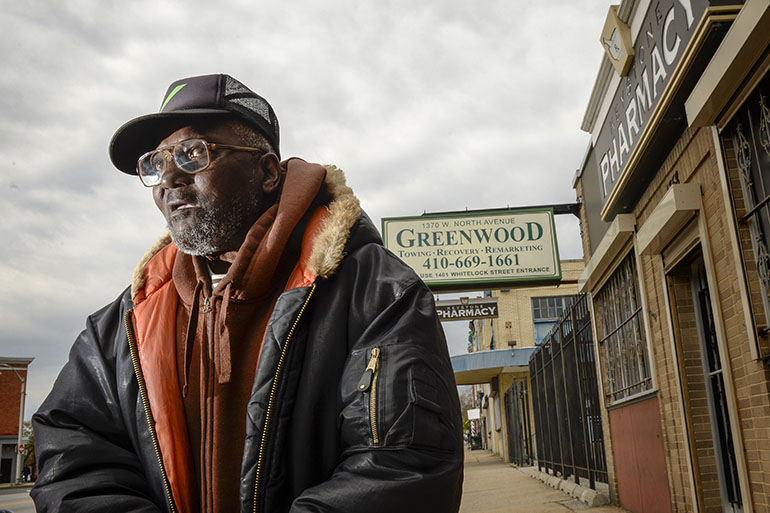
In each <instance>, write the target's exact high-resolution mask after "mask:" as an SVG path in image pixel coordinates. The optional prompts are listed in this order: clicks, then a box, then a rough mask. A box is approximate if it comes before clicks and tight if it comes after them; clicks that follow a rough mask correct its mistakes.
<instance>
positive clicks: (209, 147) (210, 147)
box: [136, 137, 268, 187]
mask: <svg viewBox="0 0 770 513" xmlns="http://www.w3.org/2000/svg"><path fill="white" fill-rule="evenodd" d="M191 141H200V142H202V143H203V146H204V147H205V148H206V165H205V166H203V167H201V168H200V169H196V170H195V171H188V170H186V169H185V168H184V167H182V165H181V164H180V163H179V162H178V160H177V155H176V148H177V146H179V145H182V144H185V143H189V142H191ZM218 149H220V150H232V151H247V152H251V153H268V152H267V151H265V150H264V149H261V148H252V147H249V146H236V145H232V144H220V143H210V142H208V141H207V140H205V139H202V138H200V137H194V138H191V139H185V140H184V141H179V142H178V143H175V144H170V145H168V146H163V147H161V148H155V149H154V150H152V151H148V152H147V153H145V154H143V155H142V156H141V157H139V158H138V159H137V161H136V174H137V175H138V176H139V180H140V181H141V182H142V185H144V186H145V187H155V186H156V185H159V184H160V183H161V181H162V180H163V174H164V173H165V172H166V171H167V167H166V166H167V164H166V163H167V162H168V160H169V159H168V158H167V157H166V156H165V155H164V158H163V171H161V172H160V173H159V175H158V181H157V182H156V183H153V184H148V183H147V182H145V181H144V176H143V175H142V170H141V169H142V161H143V160H145V159H147V158H149V157H150V156H151V155H154V154H156V153H158V152H161V153H165V152H168V154H169V155H170V156H171V158H172V159H173V160H174V164H175V165H176V167H178V168H179V169H180V170H182V171H184V172H185V173H187V174H190V175H194V174H196V173H200V172H201V171H204V170H206V169H208V167H209V166H210V165H211V152H212V151H215V150H218Z"/></svg>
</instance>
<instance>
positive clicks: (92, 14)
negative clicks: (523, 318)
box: [0, 0, 609, 416]
mask: <svg viewBox="0 0 770 513" xmlns="http://www.w3.org/2000/svg"><path fill="white" fill-rule="evenodd" d="M2 4H3V13H4V14H3V17H2V18H1V19H0V49H2V53H3V60H4V66H3V71H4V72H3V74H2V75H0V111H1V112H2V113H3V116H2V117H0V155H1V156H2V159H0V166H2V167H1V168H0V238H1V239H2V241H3V243H4V244H3V246H4V248H5V256H4V258H3V259H2V261H0V287H2V291H3V292H4V294H2V295H0V340H2V346H1V347H0V353H2V354H3V355H7V356H34V357H35V358H36V359H35V361H34V362H33V364H32V366H31V375H30V381H29V383H30V386H29V401H28V406H27V416H29V415H30V414H31V413H32V412H33V411H34V410H35V409H36V408H37V407H38V406H39V404H40V402H41V401H42V399H43V397H44V396H45V394H46V393H47V391H48V390H49V389H50V387H51V385H52V383H53V379H54V377H55V376H56V374H57V373H58V370H59V369H60V368H61V366H62V365H63V363H64V361H65V360H66V357H67V352H68V350H69V347H70V345H71V344H72V341H73V340H74V338H75V337H76V336H77V333H78V332H79V331H80V330H81V329H82V328H83V326H84V325H85V320H84V319H85V316H86V315H87V314H89V313H90V312H92V311H94V310H96V309H98V308H99V307H101V306H102V305H104V304H105V303H107V302H109V301H111V300H112V299H114V298H115V297H116V296H117V295H118V293H119V292H120V291H121V290H122V289H123V288H124V287H125V286H126V285H127V284H128V281H129V279H130V275H131V272H132V269H133V267H134V265H135V263H136V262H137V261H138V260H139V258H140V257H141V256H142V254H143V253H144V251H145V250H146V248H147V247H148V246H150V245H151V244H152V242H153V241H154V240H155V239H156V238H157V237H158V236H159V235H160V234H161V233H162V232H163V231H164V226H163V224H164V223H163V220H162V218H161V216H160V215H159V214H158V213H156V212H155V211H154V206H153V204H152V201H151V199H150V196H149V192H148V191H147V190H146V189H144V188H143V187H141V185H140V184H139V183H138V181H137V180H136V179H135V178H132V177H129V176H126V175H123V174H121V173H119V172H117V171H115V170H114V169H113V168H112V166H111V164H110V162H109V159H108V157H107V153H106V151H107V145H108V143H109V140H110V137H111V135H112V133H113V132H114V131H115V129H116V128H117V127H119V126H120V125H121V124H122V123H123V122H125V121H127V120H128V119H130V118H132V117H134V116H137V115H141V114H145V113H147V112H152V111H154V110H156V109H157V108H158V106H159V103H160V100H161V96H162V94H163V92H164V91H165V88H166V87H167V85H168V84H169V83H170V82H172V81H173V80H176V79H178V78H181V77H185V76H191V75H196V74H203V73H215V72H226V73H230V74H231V75H233V76H235V77H237V78H238V79H240V80H241V81H243V82H244V83H246V84H248V85H249V86H251V87H253V88H254V89H255V90H257V91H259V92H260V94H262V95H264V96H265V97H266V98H268V99H269V101H270V102H271V103H272V104H273V106H274V107H275V109H276V111H277V113H278V116H279V119H280V120H281V126H282V153H283V154H284V156H289V155H299V156H302V157H304V158H306V159H308V160H312V161H319V162H325V163H335V164H337V165H339V166H340V167H342V168H343V169H345V170H346V173H347V176H348V180H349V183H350V184H351V186H352V187H353V188H354V190H355V191H356V193H357V194H358V196H359V197H360V198H361V201H362V203H363V205H364V208H365V209H366V210H367V211H368V213H369V214H370V216H371V217H372V219H373V220H374V221H375V223H379V220H380V218H382V217H392V216H401V215H419V214H421V213H422V212H424V211H429V212H431V211H448V210H460V209H464V208H466V207H467V208H471V209H473V208H492V207H505V206H509V205H510V206H526V205H533V204H544V203H562V202H569V201H573V200H574V191H573V190H572V189H571V180H572V176H573V174H574V170H575V168H577V166H578V165H579V164H580V161H581V159H582V156H583V153H584V151H585V147H586V145H587V143H588V136H587V134H584V133H582V132H580V130H579V127H580V121H581V118H582V115H583V112H584V109H585V106H586V104H587V101H588V96H589V93H590V90H591V87H592V85H593V81H594V78H595V76H596V72H597V70H598V65H599V62H600V58H601V55H602V50H601V47H600V45H599V44H598V41H597V38H598V33H599V31H600V29H601V26H602V24H603V22H604V17H605V15H606V12H607V9H608V6H609V3H607V2H599V1H592V2H580V3H577V2H568V1H566V0H549V1H546V2H540V3H534V4H533V3H532V2H527V3H524V2H503V1H492V2H486V3H468V2H462V1H459V0H451V1H441V2H437V1H431V2H419V3H414V2H409V1H405V0H403V1H385V2H377V3H367V2H353V1H335V2H318V1H312V0H303V1H298V2H291V3H286V2H280V3H279V2H260V3H259V4H255V3H253V2H247V1H245V0H244V1H225V2H216V3H212V2H202V1H200V0H192V1H189V2H184V3H182V2H157V1H148V0H135V1H127V2H122V3H119V4H118V3H110V2H89V1H85V0H81V1H69V2H59V3H52V2H10V1H5V2H2ZM563 217H566V216H563ZM557 229H558V233H559V243H560V248H561V250H562V255H563V256H565V257H572V258H575V257H579V256H580V243H579V233H578V225H577V223H576V222H575V221H574V220H572V219H559V221H558V224H557ZM451 324H454V323H450V325H451ZM450 325H447V333H448V338H450V347H452V348H460V349H462V348H464V345H465V340H464V339H465V337H466V336H467V334H463V331H466V330H465V328H467V324H466V325H465V326H464V327H463V326H460V327H459V328H457V327H456V328H450V327H449V326H450ZM460 349H457V350H460ZM454 350H456V349H453V351H454Z"/></svg>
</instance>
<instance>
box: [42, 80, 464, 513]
mask: <svg viewBox="0 0 770 513" xmlns="http://www.w3.org/2000/svg"><path fill="white" fill-rule="evenodd" d="M278 155H279V130H278V121H277V119H276V117H275V113H274V112H273V109H272V107H271V106H270V105H269V104H268V103H267V102H266V101H265V100H264V99H263V98H261V97H260V96H258V95H257V94H255V93H254V92H252V91H251V90H249V89H248V88H247V87H245V86H244V85H243V84H241V83H240V82H238V81H237V80H235V79H233V78H232V77H229V76H228V75H207V76H201V77H192V78H187V79H183V80H180V81H177V82H175V83H173V84H171V86H170V87H169V89H168V92H167V93H166V96H165V97H164V100H163V103H162V106H161V109H160V112H159V113H156V114H150V115H146V116H142V117H139V118H136V119H134V120H132V121H129V122H128V123H126V124H125V125H123V126H122V127H121V128H120V129H118V131H117V132H116V133H115V135H114V136H113V139H112V142H111V144H110V157H111V159H112V162H113V163H114V164H115V166H116V167H117V168H118V169H119V170H121V171H123V172H125V173H128V174H138V175H139V178H140V180H141V181H142V183H143V184H144V185H145V186H148V187H150V188H152V194H153V198H154V200H155V203H156V205H157V206H158V208H159V209H160V211H161V212H162V213H163V215H164V216H165V218H166V221H167V224H168V229H169V233H170V236H167V237H164V238H162V239H161V240H160V241H159V242H158V243H157V244H156V245H155V246H154V247H153V248H151V249H150V251H149V252H148V254H147V255H145V257H144V258H143V259H142V260H141V262H140V263H139V266H138V267H137V270H136V271H135V273H134V277H133V282H132V285H131V287H129V289H127V290H126V291H125V292H124V293H123V294H122V295H121V296H120V297H119V298H118V299H117V300H116V301H115V302H114V303H113V304H111V305H108V306H106V307H105V308H103V309H102V310H100V311H98V312H96V313H95V314H93V315H92V316H91V317H89V319H88V323H87V328H86V330H85V331H84V332H83V333H81V335H80V336H79V337H78V339H77V341H76V342H75V345H74V346H73V348H72V351H71V353H70V359H69V362H68V363H67V364H66V366H65V367H64V369H63V370H62V372H61V375H60V376H59V378H58V379H57V381H56V384H55V385H54V388H53V390H52V392H51V394H50V395H49V397H48V398H47V399H46V401H45V402H44V404H43V405H42V406H41V408H40V410H39V411H38V412H37V413H36V414H35V416H34V417H33V422H34V427H35V441H36V447H35V450H36V454H37V457H38V464H39V476H38V480H37V483H36V486H35V488H34V489H33V491H32V496H33V498H34V499H35V504H36V507H37V510H38V511H39V512H45V511H147V512H150V511H170V512H177V511H178V512H185V513H188V512H234V511H243V512H252V511H253V512H260V513H274V512H284V511H291V512H292V513H299V512H311V511H312V512H332V511H333V512H351V513H353V512H364V511H366V512H372V513H374V512H388V513H392V512H394V511H396V512H399V513H405V512H409V511H415V512H418V511H419V512H424V511H430V512H439V513H441V512H449V511H452V512H455V511H457V509H458V507H459V502H460V493H461V483H462V456H463V455H462V437H461V420H460V413H459V404H458V399H457V393H456V390H455V387H454V380H453V378H452V371H451V367H450V364H449V358H448V355H447V349H446V343H445V340H444V337H443V334H442V330H441V327H440V325H439V322H438V320H437V318H436V315H435V307H434V303H433V298H432V295H431V293H430V292H429V291H428V289H427V288H426V287H425V285H424V284H423V283H422V282H421V281H420V280H419V278H417V276H416V275H415V274H414V272H412V271H411V270H410V269H409V268H408V267H407V266H405V265H404V264H403V263H402V262H401V261H399V260H398V259H397V258H395V257H394V256H393V255H392V254H391V253H389V252H388V251H387V250H385V249H384V248H383V247H382V245H381V240H380V237H379V235H378V233H377V231H376V229H375V228H374V226H373V225H372V223H371V221H370V220H369V219H368V218H367V217H366V215H365V214H364V213H363V212H362V211H361V209H360V206H359V202H358V200H357V199H356V197H355V196H354V195H353V193H352V191H351V190H350V188H348V187H347V186H346V185H345V179H344V176H343V174H342V172H341V171H340V170H338V169H337V168H335V167H333V166H326V167H323V166H320V165H316V164H308V163H306V162H304V161H302V160H299V159H289V160H287V161H284V162H280V161H279V156H278Z"/></svg>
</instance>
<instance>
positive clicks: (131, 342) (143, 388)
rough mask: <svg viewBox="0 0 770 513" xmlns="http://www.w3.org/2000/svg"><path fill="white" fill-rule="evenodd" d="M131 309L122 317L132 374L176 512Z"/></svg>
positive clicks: (167, 493) (171, 503)
mask: <svg viewBox="0 0 770 513" xmlns="http://www.w3.org/2000/svg"><path fill="white" fill-rule="evenodd" d="M133 313H134V311H133V310H128V311H127V312H126V316H125V318H124V323H125V326H126V336H127V337H128V347H129V349H130V350H131V363H132V364H133V366H134V374H135V375H136V381H137V382H138V384H139V394H140V395H141V396H142V404H143V405H144V413H145V415H146V416H147V424H148V425H149V428H150V436H151V438H152V445H153V447H154V448H155V456H156V457H157V458H158V465H159V466H160V473H161V474H162V475H163V486H164V487H165V489H166V498H167V499H168V507H169V510H170V511H171V513H175V512H176V508H175V507H174V500H173V498H172V496H171V485H170V484H169V482H168V475H166V467H165V466H164V465H163V459H162V458H161V455H160V446H159V445H158V436H157V434H156V433H155V420H154V419H153V417H152V411H150V401H149V399H148V398H147V385H146V384H145V381H144V375H143V374H142V368H141V366H140V365H139V355H138V351H137V347H136V340H135V339H134V336H133V332H132V330H131V315H132V314H133Z"/></svg>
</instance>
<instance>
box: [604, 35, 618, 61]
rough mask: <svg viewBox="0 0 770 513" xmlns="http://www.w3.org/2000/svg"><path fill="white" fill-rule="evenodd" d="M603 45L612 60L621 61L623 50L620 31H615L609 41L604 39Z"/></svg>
mask: <svg viewBox="0 0 770 513" xmlns="http://www.w3.org/2000/svg"><path fill="white" fill-rule="evenodd" d="M602 43H603V44H604V47H605V49H606V50H607V53H609V55H610V58H611V59H613V60H616V61H619V60H620V55H621V53H622V50H623V49H622V48H621V46H620V32H619V31H618V29H617V28H615V29H613V31H612V35H611V36H610V38H609V39H607V38H606V37H602Z"/></svg>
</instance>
